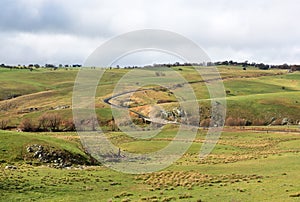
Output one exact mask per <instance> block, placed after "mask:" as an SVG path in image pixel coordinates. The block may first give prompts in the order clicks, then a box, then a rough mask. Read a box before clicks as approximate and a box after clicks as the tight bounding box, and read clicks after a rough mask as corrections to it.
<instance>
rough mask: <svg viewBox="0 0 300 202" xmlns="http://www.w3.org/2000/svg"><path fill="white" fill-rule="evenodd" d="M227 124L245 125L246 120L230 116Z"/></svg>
mask: <svg viewBox="0 0 300 202" xmlns="http://www.w3.org/2000/svg"><path fill="white" fill-rule="evenodd" d="M225 125H226V126H245V125H246V120H245V119H241V118H233V117H228V118H227V119H226V121H225Z"/></svg>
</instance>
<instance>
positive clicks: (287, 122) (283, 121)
mask: <svg viewBox="0 0 300 202" xmlns="http://www.w3.org/2000/svg"><path fill="white" fill-rule="evenodd" d="M288 124H289V119H288V118H283V119H282V121H281V125H288Z"/></svg>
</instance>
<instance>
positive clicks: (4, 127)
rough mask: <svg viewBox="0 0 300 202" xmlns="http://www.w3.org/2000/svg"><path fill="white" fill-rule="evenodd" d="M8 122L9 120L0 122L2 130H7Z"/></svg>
mask: <svg viewBox="0 0 300 202" xmlns="http://www.w3.org/2000/svg"><path fill="white" fill-rule="evenodd" d="M8 122H9V121H8V120H7V119H2V120H0V129H1V130H5V129H6V128H7V125H8Z"/></svg>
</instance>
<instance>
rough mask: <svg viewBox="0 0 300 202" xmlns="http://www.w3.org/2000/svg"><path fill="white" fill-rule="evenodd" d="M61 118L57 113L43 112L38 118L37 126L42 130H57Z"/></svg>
mask: <svg viewBox="0 0 300 202" xmlns="http://www.w3.org/2000/svg"><path fill="white" fill-rule="evenodd" d="M61 123H62V118H61V116H60V115H58V114H47V113H46V114H43V115H42V116H40V118H39V128H40V129H41V130H44V131H58V130H59V128H60V126H61Z"/></svg>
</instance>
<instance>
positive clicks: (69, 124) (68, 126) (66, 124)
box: [62, 118, 76, 131]
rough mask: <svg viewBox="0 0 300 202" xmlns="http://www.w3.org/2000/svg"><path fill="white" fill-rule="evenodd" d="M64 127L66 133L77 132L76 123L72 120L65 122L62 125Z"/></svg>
mask: <svg viewBox="0 0 300 202" xmlns="http://www.w3.org/2000/svg"><path fill="white" fill-rule="evenodd" d="M62 125H63V128H64V131H75V130H76V127H75V123H74V121H73V119H72V118H70V119H68V120H66V121H64V122H63V123H62Z"/></svg>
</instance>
